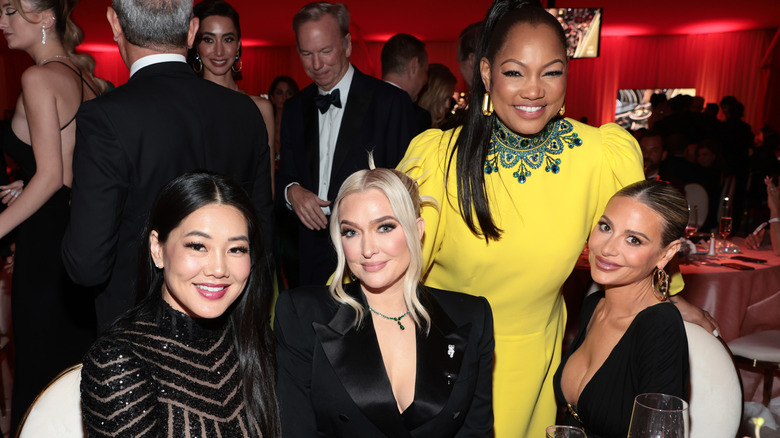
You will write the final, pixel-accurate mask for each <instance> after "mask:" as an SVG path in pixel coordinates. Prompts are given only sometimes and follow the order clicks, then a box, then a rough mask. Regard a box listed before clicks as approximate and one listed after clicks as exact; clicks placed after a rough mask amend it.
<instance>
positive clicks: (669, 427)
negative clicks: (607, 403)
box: [628, 394, 689, 438]
mask: <svg viewBox="0 0 780 438" xmlns="http://www.w3.org/2000/svg"><path fill="white" fill-rule="evenodd" d="M688 433H689V420H688V403H687V402H686V401H685V400H683V399H681V398H678V397H675V396H673V395H666V394H639V395H638V396H636V398H635V399H634V410H633V412H632V413H631V425H630V426H629V427H628V438H687V437H688Z"/></svg>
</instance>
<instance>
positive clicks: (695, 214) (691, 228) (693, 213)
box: [685, 205, 699, 239]
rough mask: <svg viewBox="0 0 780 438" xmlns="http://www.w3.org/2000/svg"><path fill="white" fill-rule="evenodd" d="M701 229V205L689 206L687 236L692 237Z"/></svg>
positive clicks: (687, 237)
mask: <svg viewBox="0 0 780 438" xmlns="http://www.w3.org/2000/svg"><path fill="white" fill-rule="evenodd" d="M698 230H699V207H698V206H696V205H689V206H688V224H687V225H686V226H685V238H686V239H690V238H691V236H693V235H694V234H696V231H698Z"/></svg>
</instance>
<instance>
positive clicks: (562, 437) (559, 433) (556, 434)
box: [545, 425, 587, 438]
mask: <svg viewBox="0 0 780 438" xmlns="http://www.w3.org/2000/svg"><path fill="white" fill-rule="evenodd" d="M545 431H546V432H547V438H587V435H585V431H584V430H582V429H580V428H579V427H573V426H558V425H555V426H547V429H546V430H545Z"/></svg>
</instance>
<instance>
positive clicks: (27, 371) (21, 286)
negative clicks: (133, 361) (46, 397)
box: [2, 123, 96, 428]
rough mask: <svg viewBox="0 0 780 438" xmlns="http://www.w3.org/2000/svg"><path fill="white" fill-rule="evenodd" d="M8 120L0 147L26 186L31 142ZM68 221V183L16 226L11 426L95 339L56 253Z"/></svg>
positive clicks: (82, 294)
mask: <svg viewBox="0 0 780 438" xmlns="http://www.w3.org/2000/svg"><path fill="white" fill-rule="evenodd" d="M10 125H11V124H10V123H8V124H7V126H6V127H5V129H3V133H2V147H3V150H4V151H5V152H6V153H7V154H8V155H9V156H10V157H11V158H13V159H14V161H16V163H17V164H18V165H19V168H20V176H21V178H22V180H23V181H24V183H25V185H26V184H27V183H29V181H30V179H31V178H32V176H33V175H34V174H35V170H36V164H35V157H34V155H33V150H32V147H31V146H30V145H28V144H26V143H24V142H23V141H21V140H20V139H19V138H18V137H17V136H16V134H14V132H13V130H12V129H11V126H10ZM69 220H70V188H69V187H66V186H62V187H61V188H60V189H59V190H57V192H56V193H54V195H52V197H51V198H50V199H49V200H48V201H46V203H45V204H44V205H43V206H42V207H41V208H40V209H39V210H38V211H37V212H35V214H33V215H32V216H30V218H28V219H27V220H26V221H24V222H23V223H21V224H20V225H19V226H18V227H17V228H16V239H15V240H16V255H15V257H14V273H13V284H12V288H11V291H12V292H11V315H12V318H13V335H14V343H15V358H16V365H15V367H14V388H13V398H12V405H11V406H12V412H11V424H12V427H14V428H15V427H16V426H17V425H18V424H19V421H20V420H21V418H22V417H23V416H24V413H25V411H26V410H27V407H28V406H29V405H30V403H32V401H33V400H34V398H35V396H36V395H37V394H38V393H39V392H40V391H41V390H42V389H43V388H44V387H45V386H46V384H47V383H48V382H49V381H51V379H53V378H54V377H55V376H56V375H57V374H58V373H59V372H60V371H62V370H63V369H65V368H67V367H69V366H71V365H74V364H76V363H79V362H81V360H82V358H83V357H84V354H85V353H86V352H87V350H88V349H89V346H90V345H91V344H92V342H93V341H94V340H95V327H96V322H95V311H94V299H93V296H92V294H91V293H90V291H89V290H86V289H84V288H82V287H80V286H77V285H75V284H74V283H73V282H72V281H71V280H70V278H69V277H68V274H67V272H65V267H64V266H63V263H62V257H61V254H60V252H61V246H62V237H63V235H64V234H65V228H66V227H67V225H68V221H69Z"/></svg>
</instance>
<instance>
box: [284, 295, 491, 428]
mask: <svg viewBox="0 0 780 438" xmlns="http://www.w3.org/2000/svg"><path fill="white" fill-rule="evenodd" d="M346 290H347V292H348V293H349V294H350V295H352V296H353V297H355V298H356V299H357V300H358V301H360V302H362V303H363V306H364V307H366V308H367V305H366V302H365V297H364V296H363V294H362V292H361V291H360V286H359V285H358V284H351V285H348V286H347V288H346ZM426 290H427V294H426V293H424V292H423V296H422V299H423V304H424V305H425V308H426V309H427V310H428V312H429V313H430V316H431V330H430V333H429V334H428V335H427V336H426V335H425V334H424V333H421V332H420V331H419V330H418V332H417V379H416V384H415V395H414V402H413V403H412V405H411V406H410V407H409V408H407V410H406V411H405V412H404V413H403V414H401V413H399V412H398V407H397V405H396V401H395V397H394V396H393V392H392V388H391V386H390V380H389V379H388V377H387V373H386V372H385V368H384V363H383V361H382V354H381V352H380V350H379V344H378V342H377V338H376V332H375V331H374V325H373V321H372V318H371V316H370V315H369V314H367V315H366V317H365V318H364V319H363V321H362V323H361V327H360V328H359V329H356V328H355V327H354V324H353V322H354V317H355V312H354V310H353V309H352V308H351V307H349V306H346V305H343V304H338V303H337V302H336V301H334V300H333V299H332V298H331V297H330V294H329V293H328V290H327V288H325V287H310V288H301V289H296V290H293V291H290V292H283V293H282V294H281V295H280V296H279V300H278V302H277V305H276V322H275V328H274V332H275V333H276V336H277V339H278V346H277V361H278V364H279V374H278V375H279V377H278V378H279V380H278V385H277V393H278V396H279V403H280V410H281V418H282V432H283V435H284V436H287V437H296V438H297V437H315V436H317V437H392V438H397V437H424V438H437V437H489V436H492V427H493V408H492V370H493V347H494V341H493V316H492V313H491V311H490V305H489V304H488V302H487V300H485V299H484V298H480V297H474V296H471V295H466V294H460V293H454V292H446V291H440V290H437V289H432V288H426ZM366 313H368V312H366Z"/></svg>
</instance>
